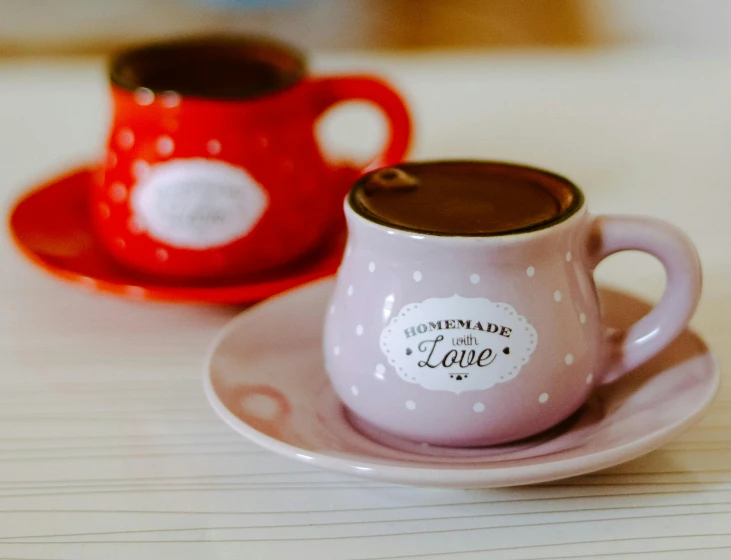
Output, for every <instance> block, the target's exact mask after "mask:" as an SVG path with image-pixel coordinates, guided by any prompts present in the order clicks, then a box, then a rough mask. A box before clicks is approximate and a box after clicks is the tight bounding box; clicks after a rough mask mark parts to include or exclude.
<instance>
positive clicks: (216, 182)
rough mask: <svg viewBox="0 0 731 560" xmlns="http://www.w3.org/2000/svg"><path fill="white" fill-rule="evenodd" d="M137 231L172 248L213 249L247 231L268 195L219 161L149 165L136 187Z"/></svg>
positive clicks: (133, 199)
mask: <svg viewBox="0 0 731 560" xmlns="http://www.w3.org/2000/svg"><path fill="white" fill-rule="evenodd" d="M130 202H131V209H132V214H133V217H134V219H135V221H136V222H137V224H138V226H139V228H140V229H141V230H143V231H145V232H147V234H148V235H149V236H150V237H152V238H154V239H157V240H158V241H161V242H163V243H165V244H167V245H170V246H173V247H179V248H182V249H197V250H202V249H211V248H214V247H220V246H222V245H227V244H229V243H231V242H233V241H235V240H237V239H239V238H241V237H243V236H245V235H246V234H247V233H249V232H250V231H251V230H252V229H253V227H254V226H255V225H256V224H257V222H258V221H259V220H260V219H261V217H262V215H263V214H264V211H265V210H266V208H267V202H268V201H267V194H266V191H264V189H263V188H262V186H261V185H259V184H258V183H257V182H256V181H255V180H254V179H253V178H252V177H251V176H250V175H249V174H248V173H247V172H246V171H245V170H243V169H242V168H240V167H235V166H233V165H230V164H228V163H224V162H222V161H214V160H206V159H177V160H172V161H169V162H165V163H160V164H157V165H153V166H152V167H150V169H149V172H147V173H146V174H145V176H144V177H142V178H141V179H140V180H139V181H138V182H137V183H136V184H135V186H134V189H133V190H132V194H131V198H130Z"/></svg>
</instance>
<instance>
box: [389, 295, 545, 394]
mask: <svg viewBox="0 0 731 560" xmlns="http://www.w3.org/2000/svg"><path fill="white" fill-rule="evenodd" d="M537 343H538V334H537V333H536V330H535V328H533V326H532V325H531V324H530V323H529V322H528V320H527V319H526V318H525V317H523V316H522V315H519V314H518V313H517V312H516V311H515V309H513V307H512V306H510V305H508V304H507V303H493V302H491V301H490V300H488V299H484V298H463V297H461V296H458V295H456V294H455V295H453V296H452V297H449V298H432V299H427V300H426V301H423V302H421V303H411V304H408V305H405V306H404V307H403V308H402V309H401V311H400V312H399V314H398V315H396V316H395V317H393V318H392V319H391V321H390V322H389V324H388V325H387V326H386V328H384V329H383V331H382V332H381V340H380V344H381V350H382V351H383V353H384V354H385V355H386V358H387V359H388V362H389V363H390V364H391V365H392V366H393V367H394V369H395V370H396V373H397V374H398V375H399V377H401V379H403V380H404V381H408V382H409V383H416V384H418V385H421V386H422V387H424V388H425V389H431V390H434V391H451V392H453V393H463V392H465V391H478V390H484V389H489V388H490V387H493V386H494V385H496V384H497V383H505V382H508V381H510V380H511V379H515V377H516V376H517V375H518V374H519V373H520V370H521V368H522V367H523V366H524V365H525V364H526V363H528V360H530V356H531V354H532V353H533V351H534V350H535V348H536V344H537Z"/></svg>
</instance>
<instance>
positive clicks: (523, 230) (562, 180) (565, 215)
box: [345, 159, 586, 239]
mask: <svg viewBox="0 0 731 560" xmlns="http://www.w3.org/2000/svg"><path fill="white" fill-rule="evenodd" d="M455 164H456V165H463V164H468V165H479V166H481V167H485V168H487V167H491V168H498V169H503V170H515V171H523V172H527V173H530V174H531V175H533V176H535V177H538V178H539V180H540V179H542V180H544V181H551V182H554V183H558V184H560V185H561V186H562V187H564V188H566V189H568V191H569V192H570V194H571V197H572V199H571V202H570V204H569V205H568V206H567V207H566V208H564V209H562V210H561V211H560V212H559V213H558V214H557V215H556V216H553V217H551V218H548V219H546V220H541V221H539V222H536V223H533V224H529V225H527V226H524V227H520V228H513V229H509V230H505V231H497V232H481V233H447V232H440V231H434V230H429V229H422V228H415V227H407V226H403V225H400V224H395V223H393V222H389V221H387V220H384V219H382V218H380V217H379V216H377V215H375V214H373V213H372V212H370V211H369V210H368V209H366V208H364V207H363V206H362V205H361V204H360V203H359V202H358V200H357V197H356V190H357V187H358V185H360V184H361V183H362V182H363V181H365V180H367V179H368V177H370V176H371V175H372V174H373V173H376V172H378V171H380V170H379V169H376V170H373V171H371V172H369V173H367V174H365V175H363V176H362V177H361V178H360V179H358V181H356V183H355V184H354V185H353V187H352V188H351V189H350V192H349V193H348V196H347V198H346V201H345V207H346V214H350V213H352V214H353V215H356V216H358V217H359V218H361V219H362V220H364V221H365V222H367V223H370V224H373V225H375V226H378V227H382V228H386V229H387V230H390V231H393V230H396V231H398V232H404V233H406V234H410V235H411V236H419V237H422V236H423V237H431V238H440V239H464V238H468V239H481V238H505V237H510V236H519V235H522V234H528V233H533V232H539V231H542V230H546V229H550V228H552V227H553V226H556V225H559V224H561V223H563V222H566V221H568V220H569V219H570V218H572V217H573V216H575V215H576V214H578V213H579V212H580V211H581V210H582V209H583V208H584V207H585V202H586V199H585V197H584V193H583V192H582V191H581V189H580V188H579V187H578V186H577V185H576V184H575V183H573V182H572V181H571V180H569V179H567V178H566V177H564V176H563V175H559V174H558V173H554V172H552V171H547V170H545V169H542V168H540V167H534V166H530V165H525V164H522V163H514V162H506V161H500V160H478V159H449V160H428V161H414V162H408V163H403V164H396V165H391V166H388V167H395V168H398V169H401V168H402V167H408V166H412V165H424V166H430V165H455ZM381 169H385V168H381ZM544 185H545V183H544Z"/></svg>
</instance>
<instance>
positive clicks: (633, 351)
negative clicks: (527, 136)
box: [323, 162, 701, 446]
mask: <svg viewBox="0 0 731 560" xmlns="http://www.w3.org/2000/svg"><path fill="white" fill-rule="evenodd" d="M467 183H469V184H468V185H467V187H469V188H467V187H465V184H467ZM493 184H496V185H497V187H496V189H497V190H495V196H492V195H489V193H488V187H489V188H492V187H490V185H493ZM463 187H465V188H464V189H463V190H460V189H462V188H463ZM369 188H372V189H374V190H373V192H377V191H379V189H385V192H386V194H384V195H383V196H382V195H380V194H378V195H377V196H376V198H374V199H372V200H371V199H370V198H369V196H370V195H369V194H368V192H369ZM504 188H511V189H515V191H514V192H518V190H519V189H521V188H525V189H533V190H526V191H525V192H526V193H527V194H525V195H521V197H520V198H519V199H517V200H518V202H517V203H516V201H515V200H512V201H509V200H508V201H507V202H505V201H503V202H505V204H504V205H503V206H502V207H501V206H500V205H501V204H502V202H501V201H500V196H502V195H501V194H500V193H501V192H502V191H500V189H504ZM389 189H390V190H389ZM419 189H424V191H423V193H427V192H431V193H432V195H433V199H429V196H432V195H427V194H420V191H419ZM429 189H431V191H429ZM536 189H539V190H541V191H542V192H541V193H540V194H537V195H535V196H536V197H539V196H540V197H543V196H544V195H545V194H546V193H548V196H549V198H546V199H545V200H546V201H547V203H548V204H549V206H546V207H550V204H552V203H551V197H552V199H553V201H554V203H555V206H554V208H555V209H554V210H551V212H550V213H549V214H548V215H546V216H543V217H542V218H541V219H540V220H539V219H536V220H533V221H532V222H531V221H530V220H528V223H523V224H522V225H520V226H511V225H510V224H512V223H514V220H516V219H519V218H521V217H525V215H526V214H527V213H528V212H529V208H530V201H529V199H532V198H531V197H533V195H531V194H530V193H531V192H534V191H535V192H538V190H536ZM482 190H484V191H485V193H486V194H485V195H484V196H482V195H481V194H480V193H481V192H482ZM490 192H491V191H490ZM462 195H464V197H463V198H461V199H460V196H462ZM488 195H489V196H488ZM511 196H512V195H511ZM379 197H380V198H379ZM534 198H535V197H534ZM544 198H545V197H544ZM422 199H425V200H427V203H428V204H426V205H422V206H423V208H421V207H420V206H419V205H420V204H421V202H420V201H421V200H422ZM487 199H490V200H487ZM379 200H380V201H381V202H379ZM506 200H507V199H506ZM535 200H538V198H535ZM491 201H493V202H494V204H493V203H492V202H491ZM379 204H380V206H378V205H379ZM536 208H537V207H536ZM490 212H494V213H496V214H495V216H497V217H496V218H495V219H494V220H492V221H490V220H482V221H481V218H480V216H482V215H483V214H489V213H490ZM536 212H537V210H536ZM345 214H346V220H347V225H348V232H349V239H348V246H347V249H346V254H345V258H344V260H343V263H342V265H341V267H340V270H339V272H338V276H337V282H336V287H335V291H334V293H333V295H332V299H331V302H330V306H329V310H328V312H327V319H326V324H325V329H324V343H323V344H324V346H323V352H324V364H325V368H326V370H327V372H328V374H329V376H330V379H331V381H332V383H333V386H334V388H335V390H336V392H337V394H338V395H339V397H340V399H341V400H342V401H343V403H344V404H345V406H346V407H347V409H348V411H349V414H350V416H351V418H352V420H353V422H354V424H355V425H356V426H361V427H363V428H364V429H365V431H367V432H369V433H372V432H373V430H374V429H375V430H381V431H385V432H388V433H390V434H392V435H396V436H398V437H401V438H405V439H408V440H411V441H416V442H421V443H426V444H432V445H444V446H484V445H493V444H499V443H503V442H507V441H513V440H518V439H521V438H525V437H528V436H531V435H534V434H537V433H539V432H542V431H544V430H546V429H548V428H550V427H551V426H554V425H556V424H558V423H559V422H561V421H562V420H564V419H566V418H568V417H569V416H570V415H571V414H572V413H574V412H575V411H576V410H577V409H578V408H579V407H581V405H582V404H583V403H584V402H585V401H586V400H587V399H588V397H589V395H590V393H591V392H592V390H593V389H594V388H595V387H596V386H598V385H602V384H606V383H610V382H612V381H614V380H616V379H617V378H619V377H620V376H623V375H625V374H627V373H629V372H631V371H632V370H633V369H634V368H636V367H637V366H639V365H640V364H642V363H643V362H645V361H646V360H648V359H649V358H651V357H652V356H654V355H655V354H656V353H657V352H659V351H660V350H662V349H663V348H664V347H665V346H666V345H667V344H669V343H670V342H671V341H672V340H673V339H674V338H675V337H676V336H677V335H678V334H679V333H680V332H681V331H682V329H683V328H684V326H685V325H686V323H687V322H688V321H689V319H690V317H691V315H692V313H693V312H694V310H695V308H696V305H697V303H698V300H699V297H700V290H701V272H700V265H699V261H698V257H697V254H696V251H695V249H694V247H693V245H692V244H691V242H690V241H689V240H688V239H687V237H685V235H684V234H682V233H681V232H680V231H679V230H677V229H676V228H675V227H673V226H671V225H669V224H667V223H664V222H661V221H659V220H655V219H651V218H642V217H623V216H594V215H591V214H589V212H588V210H587V207H586V203H585V201H584V196H583V194H582V193H581V191H580V190H579V189H578V188H577V187H576V186H575V185H573V184H572V183H571V182H570V181H568V180H567V179H565V178H563V177H560V176H558V175H554V174H552V173H549V172H546V171H542V170H538V169H534V168H530V167H525V166H520V165H511V164H503V163H492V162H434V163H419V164H401V165H398V166H396V167H395V168H390V169H385V170H380V171H377V172H372V173H369V174H367V175H365V176H364V177H363V178H361V179H360V180H359V181H358V182H357V183H356V184H355V186H354V187H353V188H352V189H351V192H350V195H349V197H348V199H347V201H346V204H345ZM513 214H514V216H513ZM508 215H510V216H508ZM506 216H508V217H509V219H508V217H506ZM450 220H452V222H450ZM501 220H502V222H501ZM511 220H512V221H511ZM516 223H517V222H516ZM455 224H456V225H455ZM495 224H497V226H496V225H495ZM450 228H451V229H460V228H461V230H460V231H459V233H455V232H453V231H452V232H450V231H449V230H450ZM491 228H492V229H491ZM625 250H638V251H643V252H646V253H649V254H650V255H652V256H654V257H656V258H657V259H658V260H659V261H660V262H661V263H662V264H663V266H664V267H665V271H666V274H667V287H666V290H665V293H664V295H663V296H662V299H661V300H660V302H659V303H658V304H657V305H656V306H655V308H654V309H653V310H652V311H651V312H650V313H649V314H648V315H647V316H645V317H644V318H642V319H641V320H640V321H639V322H637V323H636V324H634V325H633V326H632V327H631V328H630V329H629V330H627V331H626V332H609V331H608V330H607V329H606V328H605V326H604V325H603V323H602V317H601V313H600V309H599V304H598V299H597V292H596V288H595V285H594V280H593V276H592V275H593V271H594V268H595V267H596V266H597V264H598V263H599V262H600V261H601V260H602V259H604V258H605V257H607V256H609V255H611V254H613V253H616V252H618V251H625Z"/></svg>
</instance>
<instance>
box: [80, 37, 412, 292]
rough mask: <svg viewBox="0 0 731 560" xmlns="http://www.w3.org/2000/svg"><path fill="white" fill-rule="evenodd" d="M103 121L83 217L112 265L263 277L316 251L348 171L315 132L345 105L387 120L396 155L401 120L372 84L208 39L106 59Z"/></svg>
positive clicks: (240, 43) (389, 152) (383, 89)
mask: <svg viewBox="0 0 731 560" xmlns="http://www.w3.org/2000/svg"><path fill="white" fill-rule="evenodd" d="M110 76H111V82H112V84H111V90H112V100H113V108H114V115H113V122H112V125H111V130H110V135H109V142H108V151H107V157H106V163H105V165H104V169H103V177H102V179H101V180H100V181H99V184H97V185H96V186H95V187H94V189H93V192H92V195H91V203H92V215H93V220H94V224H95V228H96V231H97V232H98V235H99V238H100V240H101V241H102V243H103V245H104V247H105V248H106V250H107V251H108V253H109V254H110V255H112V256H113V257H114V258H115V259H116V260H117V261H119V262H121V263H123V264H125V265H127V266H129V267H132V268H134V269H138V270H140V271H144V272H146V273H150V274H153V275H160V276H164V277H173V278H182V279H185V278H190V279H200V278H213V277H224V276H232V275H238V274H247V273H252V272H257V271H261V270H267V269H272V268H275V267H277V266H280V265H283V264H285V263H288V262H290V261H292V260H294V259H296V258H297V257H299V256H301V255H303V254H305V253H307V252H308V251H310V250H312V249H314V248H316V247H317V246H318V245H319V244H320V243H321V242H322V241H323V239H324V237H325V236H326V235H328V234H329V233H332V231H333V230H334V229H336V227H337V225H338V220H339V219H341V218H340V216H341V211H340V206H341V203H342V200H343V197H344V196H345V192H346V189H347V186H349V184H350V183H351V182H352V180H354V179H355V177H357V175H358V174H359V171H358V170H357V169H355V168H353V167H352V166H345V165H336V164H335V163H333V162H331V161H329V160H328V159H327V157H326V156H325V155H323V153H322V150H321V148H320V146H319V144H318V141H317V138H316V133H315V125H316V123H317V121H318V119H319V118H320V117H321V116H322V115H323V114H324V113H325V112H326V111H327V110H328V109H330V108H331V107H333V106H334V105H336V104H338V103H341V102H345V101H365V102H368V103H371V104H374V105H375V106H376V107H377V108H379V109H380V110H381V111H382V112H383V113H384V115H385V116H386V121H387V126H388V134H387V140H386V145H385V147H384V148H383V151H382V152H381V153H380V154H378V155H377V156H376V157H375V158H374V160H373V161H371V162H370V163H366V164H364V165H363V168H369V167H371V166H379V165H386V164H389V163H394V162H397V161H399V160H400V159H401V158H402V157H403V155H404V153H405V152H406V149H407V147H408V144H409V138H410V130H411V129H410V120H409V115H408V112H407V109H406V106H405V104H404V102H403V101H402V99H401V98H400V96H399V95H398V94H397V93H396V92H395V91H394V90H393V89H392V88H391V87H390V86H388V85H386V84H385V83H384V82H382V81H380V80H378V79H376V78H371V77H363V76H360V77H355V76H354V77H349V76H331V77H323V78H319V77H317V78H316V77H311V76H309V75H308V73H307V68H306V64H305V61H304V59H303V57H302V56H301V55H300V54H299V53H297V52H296V51H294V50H293V49H291V48H290V47H289V46H287V45H283V44H279V43H276V42H271V41H264V40H260V39H246V38H238V39H237V38H229V39H223V38H217V39H201V40H185V41H175V42H168V43H161V44H157V45H150V46H145V47H142V48H139V49H135V50H131V51H128V52H125V53H122V54H121V55H120V56H118V57H116V58H115V59H114V60H113V61H112V64H111V69H110Z"/></svg>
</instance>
